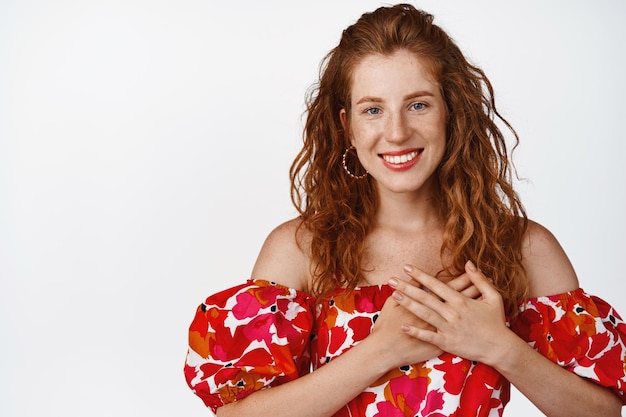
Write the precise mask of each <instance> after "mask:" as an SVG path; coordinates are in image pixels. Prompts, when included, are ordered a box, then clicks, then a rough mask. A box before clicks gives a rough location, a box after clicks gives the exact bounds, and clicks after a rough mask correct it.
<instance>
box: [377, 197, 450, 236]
mask: <svg viewBox="0 0 626 417" xmlns="http://www.w3.org/2000/svg"><path fill="white" fill-rule="evenodd" d="M379 199H380V204H379V207H378V212H377V213H376V226H377V227H381V228H386V229H393V230H398V231H405V232H411V231H422V230H424V229H428V228H432V227H441V217H440V215H439V212H438V210H437V207H436V204H435V202H434V199H433V197H432V194H431V193H416V194H409V193H407V194H400V193H386V194H380V195H379Z"/></svg>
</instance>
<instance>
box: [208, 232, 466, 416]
mask: <svg viewBox="0 0 626 417" xmlns="http://www.w3.org/2000/svg"><path fill="white" fill-rule="evenodd" d="M297 227H298V223H297V221H290V222H287V223H285V224H283V225H281V226H279V227H278V228H277V229H275V230H274V231H273V232H272V233H271V234H270V236H269V237H268V238H267V240H266V242H265V244H264V246H263V248H262V250H261V253H260V255H259V258H258V260H257V262H256V264H255V267H254V270H253V274H252V278H253V279H265V280H272V281H275V282H278V283H280V284H282V285H285V286H288V287H291V288H295V289H299V290H306V289H307V288H308V287H309V279H310V273H309V262H310V261H309V257H308V256H307V255H306V250H307V245H308V243H307V239H308V237H307V235H306V232H305V231H302V233H301V234H300V235H299V236H298V239H299V242H300V245H298V244H297V242H296V230H297ZM301 230H302V229H301ZM459 286H460V288H465V287H467V286H469V280H468V281H467V282H465V283H463V282H461V283H459ZM407 321H409V322H411V323H412V324H413V325H415V326H419V325H420V321H419V320H418V319H416V318H415V317H413V316H412V315H411V314H410V313H408V312H407V311H406V310H405V309H404V308H402V307H400V306H399V305H398V304H397V303H396V302H395V301H393V300H392V299H389V300H388V301H387V303H386V304H385V306H384V308H383V310H382V311H381V314H380V316H379V318H378V320H377V321H376V326H375V328H374V331H373V332H372V333H371V334H370V335H369V336H368V337H367V338H366V339H365V340H364V341H362V342H361V343H359V344H358V345H356V346H355V347H353V348H351V349H350V350H348V351H346V352H345V353H343V354H342V355H341V356H339V357H338V358H335V359H333V360H332V361H331V362H330V363H328V364H326V365H324V366H323V367H321V368H319V369H317V370H316V371H315V372H312V373H310V374H307V375H304V376H302V377H299V378H297V379H295V380H293V381H291V382H287V383H284V384H282V385H278V386H274V387H272V388H271V389H263V390H259V391H257V392H255V393H253V394H250V395H249V396H247V397H246V398H244V399H241V400H239V401H237V402H234V403H230V404H227V405H224V406H222V407H220V408H218V414H217V415H218V416H219V417H229V416H237V417H242V416H258V415H272V416H276V417H280V416H294V415H297V416H302V417H306V416H311V417H313V416H314V417H322V416H331V415H333V414H334V413H336V412H337V410H338V409H340V408H341V407H343V406H344V405H345V404H347V403H348V402H349V401H350V400H351V399H353V398H354V397H355V396H357V395H358V394H360V393H361V392H363V390H364V389H365V388H366V387H368V386H369V385H371V384H372V383H373V382H374V381H376V380H377V379H379V378H380V377H381V376H382V375H384V374H385V373H386V372H387V371H388V370H389V369H391V368H394V367H398V366H402V365H405V364H407V363H417V362H421V361H423V360H425V359H428V358H431V357H433V356H436V355H438V354H439V353H440V352H441V351H440V349H438V348H437V347H435V346H432V345H430V344H427V343H424V342H422V341H419V340H417V339H415V338H412V337H410V336H409V335H406V334H404V333H402V332H400V331H398V329H399V327H400V323H403V322H407ZM397 351H401V352H404V354H403V356H399V355H398V354H397Z"/></svg>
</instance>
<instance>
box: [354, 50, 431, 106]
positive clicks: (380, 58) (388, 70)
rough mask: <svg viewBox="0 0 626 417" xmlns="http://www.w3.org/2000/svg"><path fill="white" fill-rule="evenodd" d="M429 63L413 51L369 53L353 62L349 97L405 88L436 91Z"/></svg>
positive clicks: (383, 93) (400, 90)
mask: <svg viewBox="0 0 626 417" xmlns="http://www.w3.org/2000/svg"><path fill="white" fill-rule="evenodd" d="M432 68H433V65H432V62H431V61H430V60H429V59H427V58H423V57H420V56H418V55H417V54H415V53H412V52H409V51H406V50H399V51H396V52H394V53H392V54H371V55H367V56H365V57H364V58H362V59H361V60H360V61H358V62H357V63H356V65H355V66H354V68H353V71H352V80H351V86H350V90H351V96H352V99H355V98H356V97H355V96H358V95H361V94H365V95H376V96H384V95H390V94H394V93H395V92H398V93H404V92H406V91H405V90H415V89H419V90H425V91H432V92H435V91H438V90H439V83H438V81H437V80H436V77H435V76H434V74H433V70H432Z"/></svg>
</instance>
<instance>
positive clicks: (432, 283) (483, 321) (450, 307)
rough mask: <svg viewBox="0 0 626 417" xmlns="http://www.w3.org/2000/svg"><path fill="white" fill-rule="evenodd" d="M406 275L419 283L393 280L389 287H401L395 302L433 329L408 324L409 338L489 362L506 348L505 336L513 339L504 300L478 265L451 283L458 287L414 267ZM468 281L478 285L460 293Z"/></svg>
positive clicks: (405, 329)
mask: <svg viewBox="0 0 626 417" xmlns="http://www.w3.org/2000/svg"><path fill="white" fill-rule="evenodd" d="M405 271H406V273H407V274H408V275H409V276H410V277H411V278H412V280H413V281H415V282H414V283H412V282H410V281H409V282H405V281H400V280H390V282H389V284H390V285H391V286H392V287H394V288H395V289H396V291H395V292H394V294H393V298H394V299H395V300H396V301H397V302H398V304H399V305H401V306H402V307H404V308H405V309H406V310H407V311H410V312H411V313H412V314H414V315H415V316H416V317H418V318H420V319H422V320H424V321H425V322H426V323H428V324H429V325H430V326H432V327H430V328H426V327H425V326H414V325H413V324H412V323H409V322H407V323H405V324H404V325H402V330H403V331H404V332H405V333H406V334H408V335H410V336H412V337H414V338H416V339H418V340H421V341H424V342H427V343H430V344H433V345H435V346H438V347H439V348H441V349H442V350H444V351H446V352H450V353H452V354H454V355H457V356H461V357H463V358H466V359H470V360H475V361H479V362H483V363H486V364H490V362H492V361H493V360H494V358H496V357H499V355H501V354H502V352H503V350H506V346H505V345H504V344H503V340H505V339H506V337H503V335H504V336H508V334H507V332H509V330H508V328H507V327H506V321H505V315H504V306H503V302H502V297H501V296H500V293H498V291H497V290H496V289H495V288H494V287H493V285H492V284H491V282H490V281H489V280H488V279H487V278H486V277H485V276H484V275H483V274H482V273H481V272H480V271H478V269H476V267H475V266H474V264H472V263H471V262H468V263H467V264H466V266H465V274H463V275H462V276H461V277H462V278H461V277H459V278H461V279H459V280H458V281H457V282H456V283H455V282H454V280H453V281H451V284H452V285H450V284H444V283H443V282H441V281H439V280H438V279H437V278H434V277H432V276H430V275H428V274H426V273H424V272H422V271H420V270H418V269H417V268H415V267H412V266H407V267H405ZM465 279H469V280H470V282H471V284H472V285H470V286H469V287H467V286H466V287H465V288H464V289H462V290H461V292H459V291H457V290H455V288H454V287H455V286H458V287H463V286H464V285H463V284H462V283H463V282H464V280H465ZM413 284H417V285H413ZM465 285H467V284H465ZM420 286H421V287H423V289H422V288H420ZM476 291H478V293H479V294H478V296H477V295H476ZM433 327H434V329H433ZM490 359H491V360H490Z"/></svg>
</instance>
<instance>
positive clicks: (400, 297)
mask: <svg viewBox="0 0 626 417" xmlns="http://www.w3.org/2000/svg"><path fill="white" fill-rule="evenodd" d="M391 296H392V297H393V298H394V299H396V300H398V301H400V300H402V299H403V298H404V296H403V295H402V294H400V293H399V292H398V291H394V292H393V294H391Z"/></svg>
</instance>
